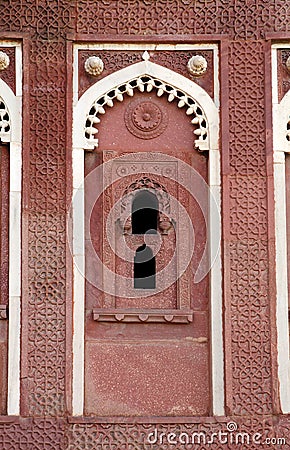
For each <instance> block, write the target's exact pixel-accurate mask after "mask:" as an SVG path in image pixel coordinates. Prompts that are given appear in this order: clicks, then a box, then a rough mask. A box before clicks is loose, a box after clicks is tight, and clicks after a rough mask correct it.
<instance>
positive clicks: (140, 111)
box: [124, 101, 168, 139]
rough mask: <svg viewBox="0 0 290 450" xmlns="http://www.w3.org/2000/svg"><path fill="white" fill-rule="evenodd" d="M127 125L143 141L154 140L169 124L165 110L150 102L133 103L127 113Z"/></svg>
mask: <svg viewBox="0 0 290 450" xmlns="http://www.w3.org/2000/svg"><path fill="white" fill-rule="evenodd" d="M124 119H125V124H126V127H127V129H128V130H129V131H130V133H132V134H133V135H134V136H136V137H139V138H141V139H153V138H155V137H157V136H160V134H162V133H163V132H164V131H165V129H166V127H167V124H168V115H167V113H166V111H165V110H163V111H162V110H161V108H160V107H159V106H158V105H156V103H153V102H149V101H145V102H144V101H141V102H140V101H137V102H135V103H131V104H130V105H129V106H128V108H127V110H126V112H125V117H124Z"/></svg>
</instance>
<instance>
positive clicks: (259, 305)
mask: <svg viewBox="0 0 290 450" xmlns="http://www.w3.org/2000/svg"><path fill="white" fill-rule="evenodd" d="M267 257H268V250H267V241H265V242H263V241H256V240H254V239H253V240H248V241H238V242H232V243H231V244H230V266H231V276H230V278H231V279H230V282H231V325H232V360H233V366H232V376H233V380H232V383H233V410H234V413H235V414H239V415H245V414H249V415H250V414H269V413H270V411H271V359H270V358H271V356H270V355H271V340H270V327H269V320H268V318H269V304H268V302H269V300H268V271H267ZM249 386H250V388H249Z"/></svg>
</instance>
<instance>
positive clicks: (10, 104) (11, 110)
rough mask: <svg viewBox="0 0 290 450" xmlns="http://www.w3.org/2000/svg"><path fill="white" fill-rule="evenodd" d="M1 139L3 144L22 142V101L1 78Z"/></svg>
mask: <svg viewBox="0 0 290 450" xmlns="http://www.w3.org/2000/svg"><path fill="white" fill-rule="evenodd" d="M0 92H1V96H0V139H1V140H2V141H3V142H11V141H14V142H20V141H21V113H20V110H21V99H20V98H19V97H17V96H15V95H14V93H13V91H12V90H11V88H10V87H9V86H8V84H6V83H5V81H3V80H2V79H1V78H0Z"/></svg>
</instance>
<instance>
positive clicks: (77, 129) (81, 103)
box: [72, 60, 224, 416]
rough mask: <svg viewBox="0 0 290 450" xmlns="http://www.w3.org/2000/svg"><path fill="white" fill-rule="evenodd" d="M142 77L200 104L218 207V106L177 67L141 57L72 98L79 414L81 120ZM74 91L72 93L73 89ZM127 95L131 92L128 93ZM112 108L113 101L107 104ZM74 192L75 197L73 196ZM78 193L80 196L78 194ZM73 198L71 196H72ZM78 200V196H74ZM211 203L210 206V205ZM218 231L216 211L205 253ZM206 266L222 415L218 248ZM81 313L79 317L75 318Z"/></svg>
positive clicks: (216, 409) (214, 381)
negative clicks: (99, 103)
mask: <svg viewBox="0 0 290 450" xmlns="http://www.w3.org/2000/svg"><path fill="white" fill-rule="evenodd" d="M142 76H149V77H150V76H151V77H155V78H156V79H158V80H160V81H161V82H163V83H164V84H167V85H170V86H172V87H173V88H175V89H179V90H181V91H182V92H184V93H185V94H186V95H188V96H189V97H190V98H192V99H194V100H195V101H196V102H197V103H198V105H199V106H200V107H201V109H202V111H203V114H204V115H205V117H206V120H207V129H208V136H207V142H206V145H204V147H203V148H202V150H207V151H208V152H209V167H208V171H209V173H208V180H209V188H210V191H211V201H215V202H216V204H217V205H218V208H219V210H220V203H221V178H220V151H219V139H218V137H219V111H218V108H217V106H216V105H215V103H214V102H213V100H212V99H211V98H210V96H209V95H208V94H207V92H206V91H205V90H204V89H202V88H201V87H200V86H198V85H197V84H196V83H194V82H193V81H191V80H189V79H188V78H186V77H184V76H182V75H180V74H177V73H176V72H174V71H172V70H170V69H167V68H165V67H161V66H159V65H158V64H155V63H152V62H150V61H149V60H145V61H143V62H140V63H136V64H133V65H130V66H128V67H126V68H124V69H121V70H118V71H116V72H114V73H112V74H111V75H108V76H107V77H105V78H103V79H102V80H100V81H97V82H96V83H95V84H94V85H92V86H91V87H90V88H89V89H88V90H87V91H86V92H85V93H84V94H83V95H82V96H81V98H80V99H79V100H76V97H74V99H75V102H74V109H73V154H72V159H73V202H72V211H73V226H72V233H73V238H72V241H73V244H72V248H73V263H74V264H73V267H74V269H73V277H74V280H73V330H74V331H73V380H72V413H73V415H75V416H79V415H83V407H84V336H85V335H84V333H85V329H84V317H85V310H84V308H85V280H84V277H83V273H85V252H84V188H83V181H84V150H92V149H93V148H94V146H96V145H97V142H92V141H89V140H88V139H86V136H85V129H86V120H87V117H88V114H89V111H90V109H91V107H92V104H93V103H94V101H96V100H97V99H98V98H101V97H102V96H105V95H106V94H107V93H108V92H110V91H111V90H113V89H115V88H116V87H118V86H120V85H121V84H122V83H123V84H124V83H129V82H130V81H131V80H134V79H136V78H138V77H142ZM74 94H75V96H77V92H74ZM129 95H130V94H129ZM109 107H113V105H109ZM76 193H78V195H77V196H74V195H75V194H76ZM80 193H81V195H80ZM74 199H75V200H74ZM76 199H77V200H76ZM210 206H211V205H210ZM220 235H221V216H220V215H219V219H218V223H217V221H216V219H214V218H213V217H212V216H210V230H209V240H210V252H211V256H213V253H214V248H215V247H216V245H217V243H216V239H217V238H216V236H220ZM218 246H219V247H218V248H219V251H218V254H217V256H216V258H215V261H214V264H213V266H212V268H211V271H210V286H211V288H210V303H211V368H212V372H211V385H212V396H213V399H212V410H213V414H214V415H220V416H222V415H224V349H223V315H222V269H221V267H222V264H221V249H220V243H218ZM80 317H82V318H83V320H80Z"/></svg>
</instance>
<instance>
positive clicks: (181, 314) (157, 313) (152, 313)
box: [93, 308, 193, 324]
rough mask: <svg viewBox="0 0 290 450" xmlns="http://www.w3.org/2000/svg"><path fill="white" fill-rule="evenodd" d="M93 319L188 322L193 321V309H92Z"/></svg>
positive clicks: (121, 321) (136, 321)
mask: <svg viewBox="0 0 290 450" xmlns="http://www.w3.org/2000/svg"><path fill="white" fill-rule="evenodd" d="M93 319H94V320H95V321H97V322H116V323H177V324H189V323H191V322H192V321H193V311H191V310H176V309H159V310H158V309H148V310H140V309H104V308H103V309H93Z"/></svg>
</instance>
